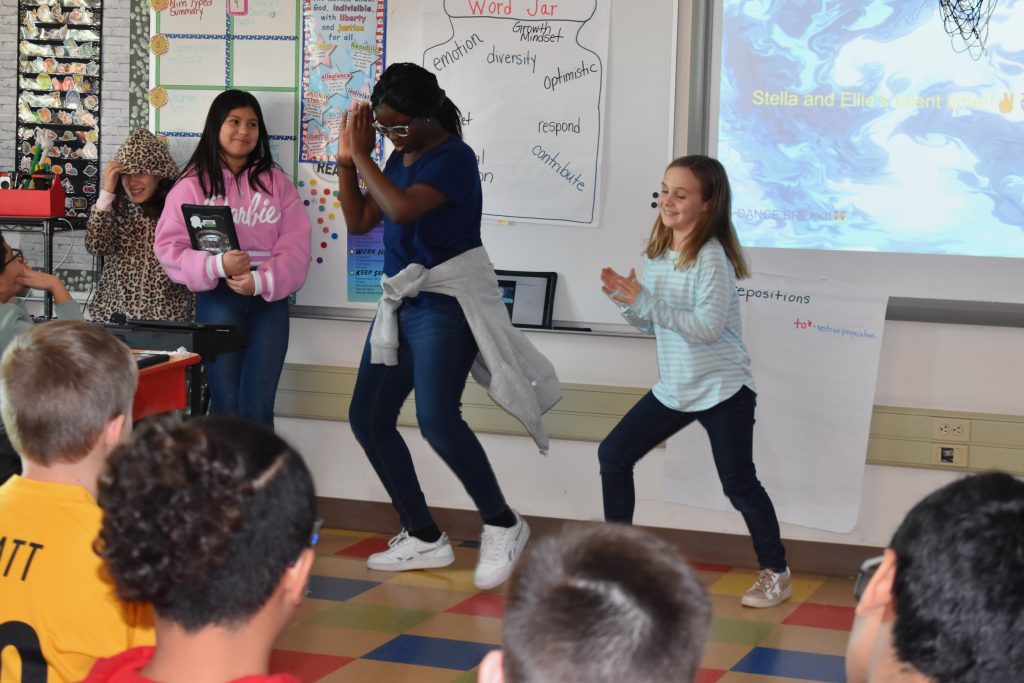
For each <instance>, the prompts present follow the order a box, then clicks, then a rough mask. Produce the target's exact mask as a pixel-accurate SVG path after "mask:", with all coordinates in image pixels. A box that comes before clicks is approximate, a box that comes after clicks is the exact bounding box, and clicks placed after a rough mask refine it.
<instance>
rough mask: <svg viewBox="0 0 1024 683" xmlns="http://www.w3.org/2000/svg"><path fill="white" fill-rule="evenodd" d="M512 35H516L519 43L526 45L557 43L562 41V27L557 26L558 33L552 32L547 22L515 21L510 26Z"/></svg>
mask: <svg viewBox="0 0 1024 683" xmlns="http://www.w3.org/2000/svg"><path fill="white" fill-rule="evenodd" d="M512 33H518V34H519V42H526V43H558V42H561V40H562V27H561V26H559V27H558V31H553V30H552V29H551V22H549V21H545V22H544V23H543V24H535V23H533V22H522V21H517V22H516V23H514V24H512Z"/></svg>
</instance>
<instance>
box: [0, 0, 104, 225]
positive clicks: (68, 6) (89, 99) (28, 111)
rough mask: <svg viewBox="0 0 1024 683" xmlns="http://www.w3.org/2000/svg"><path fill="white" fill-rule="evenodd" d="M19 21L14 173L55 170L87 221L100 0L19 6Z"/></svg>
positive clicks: (71, 206)
mask: <svg viewBox="0 0 1024 683" xmlns="http://www.w3.org/2000/svg"><path fill="white" fill-rule="evenodd" d="M18 16H19V22H20V26H19V29H18V37H19V42H18V83H17V91H18V129H17V130H18V132H17V135H18V141H17V148H16V153H15V160H16V161H15V163H16V165H17V170H18V172H19V173H22V174H29V173H32V172H34V171H46V170H48V171H50V172H52V173H53V174H54V176H55V181H56V182H60V183H61V185H63V187H64V191H65V194H66V196H67V199H66V209H67V216H68V217H69V218H79V219H81V220H83V221H84V220H85V218H86V217H87V216H88V212H89V207H90V206H92V204H93V202H94V201H95V200H96V197H97V196H98V193H99V182H98V179H97V176H98V174H99V170H100V169H99V144H100V128H99V118H100V68H101V67H100V35H101V31H100V26H101V0H38V1H30V2H22V3H20V4H19V5H18Z"/></svg>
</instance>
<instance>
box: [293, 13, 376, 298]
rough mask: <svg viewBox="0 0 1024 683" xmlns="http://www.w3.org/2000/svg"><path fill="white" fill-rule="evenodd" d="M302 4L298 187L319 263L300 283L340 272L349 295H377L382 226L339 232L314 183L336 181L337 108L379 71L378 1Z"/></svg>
mask: <svg viewBox="0 0 1024 683" xmlns="http://www.w3.org/2000/svg"><path fill="white" fill-rule="evenodd" d="M302 8H303V31H302V39H303V50H302V54H303V62H302V83H301V86H302V88H301V98H300V99H301V106H302V111H301V132H300V137H299V161H300V162H304V163H302V164H300V176H304V178H303V180H301V181H300V185H308V189H306V188H305V187H300V188H299V192H300V193H302V192H304V191H305V192H307V193H308V194H307V196H308V197H309V198H308V199H305V201H306V206H307V207H309V209H310V211H311V214H310V219H311V222H312V223H313V228H314V229H313V233H314V241H313V262H314V264H315V265H319V266H326V267H325V268H317V267H314V268H312V269H311V270H310V281H307V287H310V288H313V289H315V288H318V287H323V286H326V287H330V281H331V280H336V279H337V278H338V277H339V276H340V275H341V274H342V273H344V274H345V277H346V278H347V292H348V300H349V301H360V302H371V301H376V300H377V299H378V298H379V297H380V294H381V289H380V276H381V273H382V272H383V267H384V245H383V227H382V226H378V227H377V228H375V229H374V230H372V231H370V232H369V233H368V234H366V235H346V234H345V229H344V222H343V221H342V219H341V215H340V211H334V212H332V211H329V209H330V208H335V209H337V208H339V207H337V206H335V204H336V201H333V200H334V197H331V196H330V195H331V194H332V193H331V192H330V191H328V192H327V194H326V195H325V194H324V191H323V190H322V189H319V188H322V187H324V186H330V188H331V190H334V188H336V187H337V179H336V178H335V177H334V163H333V161H334V159H335V158H336V156H337V153H338V133H339V130H340V128H341V114H342V112H344V111H346V110H347V109H348V108H349V107H350V106H351V105H352V103H353V102H360V101H362V102H369V101H370V93H371V92H372V91H373V86H374V84H375V83H376V82H377V79H378V78H379V77H380V74H381V72H382V71H383V70H384V17H385V9H384V2H383V1H381V2H377V1H374V2H314V1H313V0H304V1H303V4H302ZM378 152H380V147H379V146H378ZM378 158H379V156H378ZM317 183H319V185H317ZM328 199H331V200H332V201H331V202H330V203H329V204H328ZM317 228H319V229H320V230H317ZM321 231H322V232H321ZM318 232H320V234H317V233H318ZM339 233H341V235H345V237H344V239H339V236H340V235H339ZM300 298H301V297H300Z"/></svg>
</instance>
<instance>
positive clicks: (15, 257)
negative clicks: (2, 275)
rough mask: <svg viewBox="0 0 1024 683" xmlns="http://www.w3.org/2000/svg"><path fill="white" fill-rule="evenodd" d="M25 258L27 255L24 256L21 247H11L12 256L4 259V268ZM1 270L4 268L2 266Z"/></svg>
mask: <svg viewBox="0 0 1024 683" xmlns="http://www.w3.org/2000/svg"><path fill="white" fill-rule="evenodd" d="M24 260H25V257H24V256H22V254H21V249H15V248H14V247H11V258H9V259H7V260H6V261H4V265H3V268H6V267H7V266H9V265H11V264H12V263H14V262H15V261H24ZM0 270H2V268H0Z"/></svg>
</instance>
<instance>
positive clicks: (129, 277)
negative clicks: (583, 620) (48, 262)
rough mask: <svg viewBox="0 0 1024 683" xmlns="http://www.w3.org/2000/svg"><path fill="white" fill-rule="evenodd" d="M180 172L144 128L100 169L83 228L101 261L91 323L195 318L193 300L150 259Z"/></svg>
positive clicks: (91, 312)
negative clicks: (119, 316) (117, 315)
mask: <svg viewBox="0 0 1024 683" xmlns="http://www.w3.org/2000/svg"><path fill="white" fill-rule="evenodd" d="M177 177H178V166H177V165H176V164H175V163H174V160H173V159H172V158H171V154H170V152H169V151H168V150H167V145H166V144H164V143H163V142H162V141H161V140H160V138H158V137H157V136H156V135H154V134H153V133H151V132H149V131H148V130H146V129H144V128H138V129H136V130H134V131H132V133H131V134H130V135H129V136H128V138H127V139H126V140H125V141H124V144H123V145H121V148H120V149H119V150H117V154H116V155H114V158H113V160H111V161H109V162H108V163H107V165H106V166H105V167H104V169H103V186H102V190H101V191H100V197H99V199H98V200H97V201H96V205H95V206H94V207H93V210H92V215H91V216H90V217H89V222H88V224H87V225H86V232H85V246H86V248H87V249H88V250H89V251H90V252H91V253H93V254H95V255H97V256H103V257H104V263H103V272H102V274H101V275H100V281H99V285H97V287H96V293H95V297H94V298H93V301H92V303H90V304H89V315H90V316H91V317H92V319H93V320H101V321H109V320H110V317H111V316H112V315H113V314H115V313H124V314H125V316H126V317H127V318H129V319H136V320H182V321H191V320H192V319H193V318H194V317H195V295H193V294H192V292H190V291H189V290H188V288H187V287H184V286H183V285H179V284H177V283H175V282H172V281H171V279H170V278H169V277H167V274H166V273H165V272H164V269H163V268H162V267H161V266H160V262H159V261H157V259H156V256H155V255H154V254H153V235H154V232H155V230H156V222H157V219H158V218H160V212H161V211H163V208H164V200H165V199H166V197H167V192H168V191H169V190H170V189H171V187H172V186H173V185H174V181H175V180H176V179H177Z"/></svg>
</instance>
